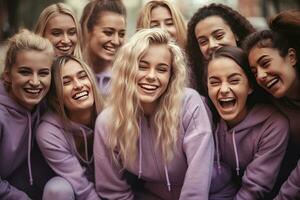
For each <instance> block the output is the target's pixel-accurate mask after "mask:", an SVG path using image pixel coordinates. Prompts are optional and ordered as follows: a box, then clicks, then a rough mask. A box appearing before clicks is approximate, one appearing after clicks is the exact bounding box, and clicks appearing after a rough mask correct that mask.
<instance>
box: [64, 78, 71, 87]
mask: <svg viewBox="0 0 300 200" xmlns="http://www.w3.org/2000/svg"><path fill="white" fill-rule="evenodd" d="M70 83H71V79H69V78H65V79H63V85H64V86H66V85H69V84H70Z"/></svg>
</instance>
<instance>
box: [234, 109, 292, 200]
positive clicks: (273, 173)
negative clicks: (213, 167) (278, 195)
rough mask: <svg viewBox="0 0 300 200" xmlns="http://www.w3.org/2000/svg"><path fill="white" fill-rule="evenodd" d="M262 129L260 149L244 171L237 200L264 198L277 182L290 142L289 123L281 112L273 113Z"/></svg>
mask: <svg viewBox="0 0 300 200" xmlns="http://www.w3.org/2000/svg"><path fill="white" fill-rule="evenodd" d="M262 129H263V130H262V131H263V134H262V136H261V138H259V142H258V149H257V151H256V152H255V155H254V159H253V161H252V162H251V163H250V164H249V165H248V166H247V168H246V170H245V172H244V175H243V177H242V186H241V188H240V190H239V191H238V193H237V195H236V196H235V199H236V200H255V199H262V198H263V197H264V196H265V195H266V194H267V193H269V192H270V191H271V190H272V188H273V186H274V184H275V181H276V178H277V175H278V172H279V169H280V166H281V162H282V159H283V157H284V154H285V151H286V147H287V144H288V131H289V124H288V121H287V119H286V118H284V117H283V116H282V115H281V114H280V113H273V114H272V116H271V117H270V118H269V119H268V122H265V124H264V125H263V128H262Z"/></svg>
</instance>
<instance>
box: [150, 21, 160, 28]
mask: <svg viewBox="0 0 300 200" xmlns="http://www.w3.org/2000/svg"><path fill="white" fill-rule="evenodd" d="M155 27H159V23H157V22H152V23H150V28H155Z"/></svg>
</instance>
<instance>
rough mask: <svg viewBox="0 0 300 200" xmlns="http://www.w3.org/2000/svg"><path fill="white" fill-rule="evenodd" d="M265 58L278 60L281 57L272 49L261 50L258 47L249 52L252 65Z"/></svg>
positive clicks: (263, 48)
mask: <svg viewBox="0 0 300 200" xmlns="http://www.w3.org/2000/svg"><path fill="white" fill-rule="evenodd" d="M263 56H268V57H277V58H279V57H281V56H280V54H279V51H278V50H277V49H274V48H270V47H262V48H260V47H258V46H255V47H253V48H252V49H251V50H250V51H249V56H248V58H249V62H250V64H251V65H253V63H256V62H257V61H258V60H259V58H261V57H263Z"/></svg>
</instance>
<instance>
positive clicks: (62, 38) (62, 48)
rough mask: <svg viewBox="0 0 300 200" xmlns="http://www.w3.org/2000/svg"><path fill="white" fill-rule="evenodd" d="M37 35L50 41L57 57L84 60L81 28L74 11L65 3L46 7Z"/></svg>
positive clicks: (37, 25)
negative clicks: (67, 56) (73, 57)
mask: <svg viewBox="0 0 300 200" xmlns="http://www.w3.org/2000/svg"><path fill="white" fill-rule="evenodd" d="M35 33H36V34H38V35H40V36H42V37H45V38H47V39H49V41H50V42H51V43H52V44H53V47H54V50H55V55H56V56H61V55H74V56H76V57H78V58H82V53H81V28H80V24H79V22H78V20H77V18H76V15H75V13H74V11H73V10H72V9H71V8H70V7H69V6H67V5H66V4H64V3H56V4H52V5H49V6H48V7H46V8H45V9H44V10H43V11H42V13H41V14H40V16H39V18H38V21H37V23H36V27H35Z"/></svg>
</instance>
